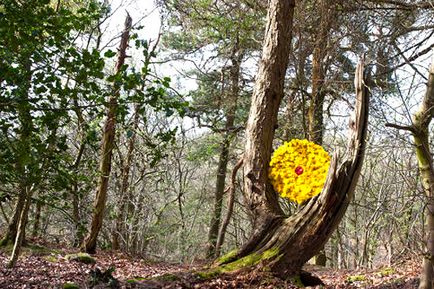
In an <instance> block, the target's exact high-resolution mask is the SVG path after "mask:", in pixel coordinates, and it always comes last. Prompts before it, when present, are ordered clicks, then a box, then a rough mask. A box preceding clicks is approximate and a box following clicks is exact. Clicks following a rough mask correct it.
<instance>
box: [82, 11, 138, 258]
mask: <svg viewBox="0 0 434 289" xmlns="http://www.w3.org/2000/svg"><path fill="white" fill-rule="evenodd" d="M131 27H132V19H131V17H130V15H129V14H127V17H126V18H125V24H124V31H123V32H122V37H121V42H120V44H119V55H118V59H117V62H116V68H115V74H118V75H119V74H121V73H122V72H123V70H124V69H125V67H124V63H125V58H126V56H127V54H126V50H127V47H128V41H129V38H130V30H131ZM120 89H121V87H120V83H118V82H115V84H114V87H113V94H112V95H111V96H110V99H109V103H108V110H107V117H106V121H105V125H104V132H103V140H102V145H101V156H100V167H99V172H100V176H99V182H98V189H97V193H96V196H95V203H94V208H93V209H94V211H93V217H92V223H91V226H90V230H89V233H88V235H87V237H86V238H85V239H84V241H83V243H82V245H81V248H82V250H84V251H86V252H88V253H95V251H96V240H97V237H98V234H99V231H100V230H101V227H102V222H103V217H104V209H105V203H106V199H107V188H108V181H109V177H110V172H111V162H112V155H113V147H114V145H115V136H116V118H117V114H118V98H119V94H120Z"/></svg>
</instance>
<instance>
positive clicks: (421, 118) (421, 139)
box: [412, 60, 434, 289]
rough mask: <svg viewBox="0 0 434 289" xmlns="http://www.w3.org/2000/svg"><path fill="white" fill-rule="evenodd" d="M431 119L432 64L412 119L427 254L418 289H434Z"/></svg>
mask: <svg viewBox="0 0 434 289" xmlns="http://www.w3.org/2000/svg"><path fill="white" fill-rule="evenodd" d="M433 116H434V60H433V63H432V64H431V68H430V71H429V78H428V88H427V91H426V94H425V97H424V99H423V101H422V103H421V105H420V108H419V111H418V112H417V113H416V114H415V115H414V117H413V125H412V131H413V139H414V144H415V146H416V157H417V161H418V166H419V173H420V176H421V181H422V186H423V189H424V192H425V195H426V207H425V216H426V221H425V222H426V224H425V228H426V229H425V231H426V244H425V246H426V252H425V255H424V259H423V266H422V275H421V279H420V284H419V289H432V288H433V273H434V272H433V258H434V167H433V160H432V154H431V151H430V148H429V124H430V122H431V120H432V118H433Z"/></svg>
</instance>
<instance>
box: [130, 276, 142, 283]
mask: <svg viewBox="0 0 434 289" xmlns="http://www.w3.org/2000/svg"><path fill="white" fill-rule="evenodd" d="M143 280H147V279H146V278H143V277H136V278H133V279H128V280H127V283H136V282H140V281H143Z"/></svg>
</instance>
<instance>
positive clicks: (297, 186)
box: [269, 139, 330, 204]
mask: <svg viewBox="0 0 434 289" xmlns="http://www.w3.org/2000/svg"><path fill="white" fill-rule="evenodd" d="M329 165H330V156H329V154H328V153H327V152H326V151H325V150H324V149H323V148H322V147H321V146H320V145H317V144H315V143H313V142H310V141H308V140H299V139H293V140H291V141H290V142H285V143H284V144H283V145H281V146H280V147H279V148H277V149H276V150H275V151H274V153H273V156H272V158H271V161H270V170H269V178H270V180H271V183H272V185H273V187H274V189H275V190H276V192H278V193H279V194H280V195H281V196H282V197H283V198H288V199H290V200H292V201H295V202H297V203H299V204H301V203H303V202H305V201H306V200H308V199H310V198H312V197H314V196H316V195H318V194H319V193H320V192H321V190H322V188H323V187H324V183H325V180H326V177H327V172H328V169H329Z"/></svg>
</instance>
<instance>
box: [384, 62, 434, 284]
mask: <svg viewBox="0 0 434 289" xmlns="http://www.w3.org/2000/svg"><path fill="white" fill-rule="evenodd" d="M433 108H434V58H433V61H432V63H431V67H430V69H429V77H428V85H427V90H426V93H425V96H424V98H423V100H422V102H421V103H420V106H419V110H418V111H417V112H416V113H415V114H414V115H413V123H412V124H411V125H410V126H400V125H396V124H391V123H388V124H387V126H389V127H394V128H398V129H403V130H407V131H410V132H411V134H412V136H413V141H414V146H415V149H416V158H417V161H418V166H419V174H420V177H421V182H422V187H423V190H424V193H425V197H426V200H425V202H426V206H425V216H426V224H425V226H426V240H425V247H426V252H425V254H424V258H423V266H422V275H421V280H420V284H419V289H431V288H433V278H434V271H433V258H434V164H433V159H432V154H431V150H430V143H429V124H430V123H431V120H432V119H433V117H434V109H433Z"/></svg>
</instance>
